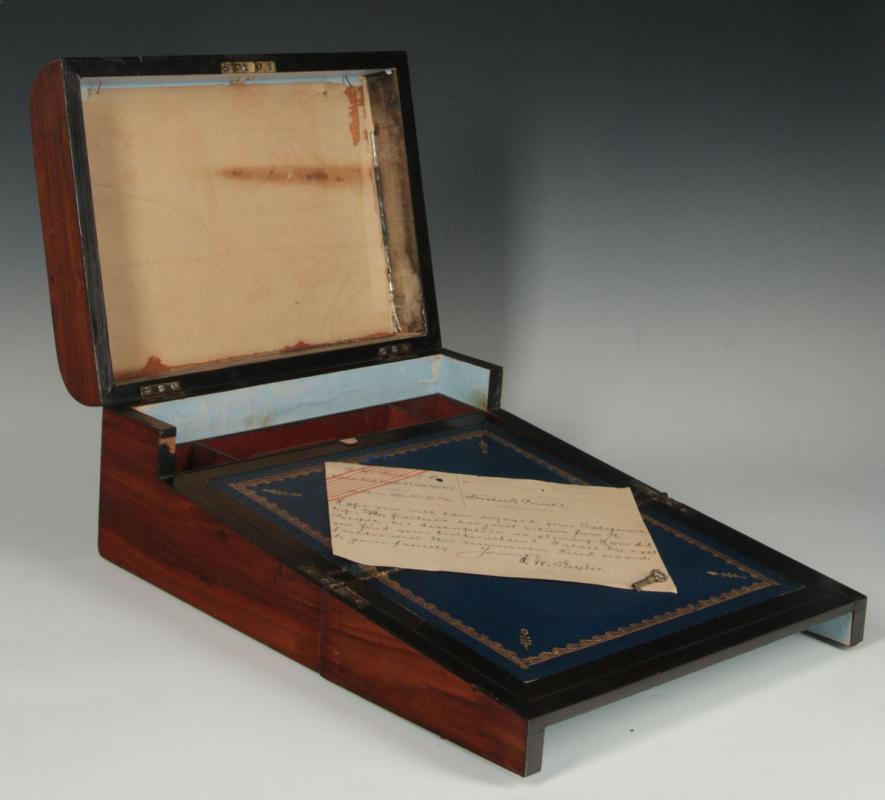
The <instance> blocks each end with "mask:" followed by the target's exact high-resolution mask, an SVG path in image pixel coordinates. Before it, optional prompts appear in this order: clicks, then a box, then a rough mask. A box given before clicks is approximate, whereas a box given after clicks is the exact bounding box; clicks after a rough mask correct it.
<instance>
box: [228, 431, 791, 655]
mask: <svg viewBox="0 0 885 800" xmlns="http://www.w3.org/2000/svg"><path fill="white" fill-rule="evenodd" d="M475 438H489V439H494V440H495V441H496V442H498V443H499V444H502V445H504V446H505V447H509V448H510V449H511V450H513V451H515V452H517V453H519V454H520V455H521V456H523V457H525V458H528V459H529V460H530V461H534V462H536V463H538V464H541V465H542V466H544V467H545V468H546V469H547V470H549V471H550V472H553V473H555V474H557V475H559V476H560V477H563V478H565V479H566V480H568V481H569V482H570V483H575V484H584V485H586V484H587V481H584V480H582V479H581V478H579V477H577V476H576V475H573V474H572V473H570V472H568V471H567V470H565V469H562V468H561V467H558V466H556V465H555V464H551V463H550V462H549V461H546V460H545V459H543V458H541V457H540V456H537V455H535V454H534V453H530V452H529V451H528V450H525V449H523V448H522V447H520V446H519V445H516V444H514V443H513V442H509V441H507V440H506V439H504V438H503V437H501V436H499V435H498V434H496V433H494V432H493V431H483V430H479V431H468V432H466V433H459V434H454V435H452V436H445V437H442V438H440V439H433V440H431V441H427V442H420V443H418V444H411V445H405V446H403V447H395V448H392V449H390V450H384V451H381V452H376V453H372V456H371V457H376V456H389V455H399V454H401V453H408V452H412V451H415V450H423V449H426V448H428V447H437V446H439V445H442V444H450V443H451V442H458V441H464V440H467V439H475ZM365 457H366V456H353V457H351V458H342V459H340V460H341V461H351V462H359V461H360V459H362V458H365ZM323 468H324V464H322V463H320V464H314V465H312V466H310V467H301V468H299V469H295V470H290V471H288V472H278V473H275V474H273V475H266V476H264V477H261V478H250V479H248V480H244V481H236V482H233V483H230V484H228V486H230V488H232V489H234V490H235V491H238V492H240V493H241V494H244V495H245V496H246V497H248V498H249V499H250V500H253V501H254V502H256V503H258V504H259V505H260V506H263V507H264V508H266V509H267V510H268V511H271V512H272V513H273V514H275V515H276V516H278V517H280V518H281V519H284V520H285V521H286V522H288V523H289V524H291V525H294V526H295V527H296V528H298V529H299V530H301V531H302V532H304V533H305V534H307V535H308V536H310V537H311V538H313V539H315V540H316V541H318V542H321V543H322V544H325V545H328V544H329V536H327V535H326V534H324V533H323V532H322V531H318V530H317V529H316V528H314V527H312V526H311V525H308V524H307V523H306V522H304V521H303V520H301V519H299V518H298V517H295V516H294V515H292V514H290V513H289V512H288V511H286V510H285V509H284V508H281V507H280V506H278V505H276V504H275V503H274V502H272V501H271V500H269V499H268V498H267V497H265V496H263V495H260V494H258V490H257V488H256V487H259V486H261V485H262V484H266V483H277V482H278V481H282V480H287V479H290V478H297V477H301V476H304V475H308V474H310V473H312V472H319V471H320V470H322V469H323ZM642 517H643V519H645V520H647V521H648V522H650V523H651V524H652V525H654V526H655V527H657V528H660V529H662V530H665V531H667V532H668V533H670V534H671V535H673V536H676V537H678V538H680V539H682V540H683V541H685V542H688V543H689V544H691V545H693V546H695V547H697V548H699V549H701V550H703V551H705V552H707V553H710V554H711V555H712V556H714V557H715V558H718V559H720V560H722V561H724V562H726V563H727V564H730V565H731V566H733V567H737V568H738V569H739V570H741V571H742V572H744V573H746V574H747V575H750V576H751V577H753V578H755V579H756V580H755V581H754V582H753V583H751V584H747V585H746V586H739V587H735V588H734V589H730V590H729V591H727V592H724V593H722V594H720V595H715V596H712V597H707V598H704V599H703V600H696V601H695V602H694V603H688V604H686V605H684V606H680V607H679V608H675V609H673V610H671V611H667V612H665V613H663V614H657V615H655V616H653V617H647V618H645V619H642V620H639V621H638V622H634V623H632V624H630V625H623V626H621V627H618V628H615V629H614V630H611V631H606V632H605V633H600V634H597V635H595V636H592V637H590V638H589V639H579V640H578V641H577V642H569V643H568V644H565V645H562V646H561V647H554V648H552V649H550V650H544V651H542V652H540V653H537V654H535V655H533V656H520V655H519V653H516V652H514V651H513V650H510V649H509V648H507V647H505V646H504V645H503V644H501V642H498V641H495V640H494V639H492V638H491V637H489V636H487V635H486V634H484V633H481V632H480V631H478V630H476V628H474V627H472V626H471V625H467V624H466V623H465V622H463V621H461V620H460V619H458V618H457V617H453V616H452V615H451V614H449V613H448V612H447V611H443V610H442V609H441V608H439V607H438V606H436V605H434V604H433V603H431V602H430V601H429V600H427V599H425V598H424V597H421V596H420V595H418V594H415V592H413V591H412V590H411V589H407V588H406V587H405V586H403V585H401V584H400V583H399V582H397V581H396V580H395V579H394V578H393V577H391V574H390V573H391V572H395V571H396V570H395V569H387V570H378V569H376V568H375V567H368V566H364V565H361V568H362V570H363V572H364V574H365V575H366V577H372V578H375V579H376V580H378V581H380V582H381V583H383V584H385V585H386V586H387V587H388V588H390V589H392V590H393V591H394V592H396V593H397V594H399V595H401V596H402V597H404V598H406V599H407V600H409V601H410V602H412V603H415V605H417V606H420V607H421V608H423V609H424V610H425V611H427V612H429V613H430V614H432V615H433V616H435V617H437V618H438V619H440V620H442V621H443V622H445V623H447V624H448V625H451V626H452V627H453V628H455V629H456V630H459V631H460V632H461V633H463V634H465V635H466V636H469V637H470V638H471V639H473V640H475V641H477V642H479V643H480V644H483V645H485V646H486V647H488V648H489V649H490V650H492V651H494V652H495V653H497V654H498V655H500V656H502V657H504V658H506V659H507V660H508V661H510V662H512V663H514V664H516V665H517V666H518V667H520V668H521V669H529V668H530V667H533V666H535V665H537V664H542V663H544V662H546V661H551V660H552V659H554V658H559V657H560V656H565V655H570V654H571V653H576V652H578V651H580V650H585V649H586V648H588V647H594V646H595V645H598V644H602V643H603V642H610V641H612V640H613V639H619V638H621V637H622V636H627V635H628V634H631V633H635V632H636V631H640V630H644V629H646V628H651V627H653V626H655V625H660V624H662V623H664V622H669V621H670V620H674V619H678V618H679V617H684V616H687V615H688V614H691V613H693V612H695V611H700V610H701V609H704V608H710V607H711V606H715V605H719V604H720V603H725V602H727V601H729V600H734V599H735V598H737V597H742V596H744V595H747V594H751V593H752V592H757V591H759V590H761V589H767V588H769V587H771V586H777V585H778V583H777V581H775V580H773V579H772V578H769V577H767V576H765V575H762V574H761V573H759V572H757V571H756V570H754V569H752V568H751V567H748V566H747V565H746V564H742V563H741V562H740V561H737V560H736V559H734V558H732V557H731V556H727V555H726V554H725V553H721V552H719V551H718V550H716V549H715V548H713V547H711V546H710V545H708V544H705V543H704V542H700V541H698V540H697V539H695V538H694V537H692V536H689V535H688V534H686V533H683V532H682V531H680V530H677V529H676V528H673V527H671V526H670V525H667V524H666V523H664V522H661V521H660V520H657V519H655V518H654V517H652V516H650V515H649V514H643V515H642Z"/></svg>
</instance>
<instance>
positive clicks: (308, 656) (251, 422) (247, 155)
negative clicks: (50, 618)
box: [31, 53, 865, 775]
mask: <svg viewBox="0 0 885 800" xmlns="http://www.w3.org/2000/svg"><path fill="white" fill-rule="evenodd" d="M31 111H32V130H33V139H34V154H35V164H36V175H37V186H38V194H39V198H40V210H41V218H42V222H43V233H44V244H45V251H46V264H47V271H48V275H49V292H50V299H51V302H52V317H53V326H54V330H55V343H56V350H57V353H58V362H59V367H60V370H61V374H62V377H63V379H64V382H65V386H66V387H67V389H68V391H69V392H70V393H71V395H72V396H73V397H74V398H76V399H77V400H78V401H80V402H82V403H85V404H88V405H92V406H101V407H102V409H103V410H102V414H103V425H102V455H101V486H100V502H99V535H98V546H99V551H100V552H101V554H102V555H103V556H104V557H105V558H107V559H109V560H110V561H112V562H114V563H115V564H117V565H119V566H120V567H122V568H124V569H127V570H129V571H130V572H132V573H134V574H136V575H138V576H140V577H142V578H144V579H146V580H149V581H151V582H152V583H154V584H156V585H157V586H159V587H161V588H163V589H164V590H166V591H168V592H171V593H172V594H174V595H175V596H177V597H180V598H181V599H183V600H184V601H186V602H188V603H190V604H191V605H193V606H195V607H196V608H199V609H202V610H203V611H205V612H207V613H208V614H211V615H212V616H214V617H216V618H217V619H220V620H223V621H224V622H226V623H227V624H230V625H232V626H234V627H235V628H237V629H238V630H240V631H243V632H244V633H247V634H248V635H250V636H252V637H254V638H255V639H257V640H259V641H260V642H263V643H265V644H267V645H269V646H271V647H274V648H275V649H277V650H279V651H280V652H281V653H284V654H285V655H287V656H289V657H290V658H292V659H293V660H295V661H298V662H299V663H301V664H303V665H305V666H307V667H309V668H311V669H314V670H316V671H318V672H319V673H320V674H321V675H323V677H325V678H327V679H329V680H330V681H333V682H335V683H337V684H339V685H341V686H343V687H345V688H347V689H350V690H352V691H354V692H356V693H358V694H360V695H362V696H363V697H365V698H368V699H370V700H372V701H373V702H376V703H378V704H380V705H382V706H384V707H385V708H388V709H390V710H391V711H393V712H395V713H397V714H399V715H401V716H402V717H405V718H406V719H408V720H411V721H412V722H415V723H417V724H419V725H422V726H424V727H425V728H427V729H429V730H431V731H433V732H435V733H437V734H439V735H441V736H444V737H446V738H448V739H451V740H452V741H454V742H457V743H458V744H460V745H462V746H464V747H466V748H468V749H470V750H471V751H473V752H474V753H477V754H478V755H480V756H482V757H484V758H486V759H488V760H490V761H492V762H494V763H496V764H498V765H501V766H503V767H505V768H507V769H509V770H511V771H513V772H515V773H517V774H519V775H528V774H530V773H533V772H536V771H537V770H539V769H540V767H541V754H542V748H543V737H544V730H545V728H546V726H547V725H549V724H551V723H554V722H556V721H557V720H560V719H563V718H565V717H568V716H571V715H574V714H578V713H582V712H584V711H588V710H590V709H592V708H594V707H596V706H599V705H601V704H603V703H607V702H610V701H612V700H616V699H618V698H619V697H623V696H625V695H628V694H631V693H633V692H637V691H640V690H642V689H644V688H647V687H649V686H653V685H655V684H657V683H660V682H662V681H665V680H668V679H669V678H672V677H676V676H678V675H683V674H685V673H687V672H690V671H692V670H694V669H699V668H701V667H703V666H705V665H707V664H711V663H714V662H716V661H718V660H721V659H723V658H727V657H729V656H732V655H735V654H738V653H740V652H742V651H744V650H747V649H749V648H751V647H755V646H758V645H761V644H764V643H766V642H769V641H771V640H773V639H776V638H778V637H782V636H786V635H788V634H791V633H793V632H797V631H810V632H812V633H814V634H816V635H817V636H819V637H821V638H825V639H828V640H830V641H833V642H836V643H839V644H841V645H853V644H856V643H857V642H859V641H860V639H861V637H862V634H863V620H864V611H865V598H864V597H863V595H861V594H859V593H857V592H855V591H853V590H851V589H849V588H847V587H845V586H843V585H841V584H839V583H838V582H836V581H834V580H832V579H830V578H828V577H826V576H824V575H821V574H820V573H818V572H815V571H814V570H812V569H810V568H808V567H805V566H803V565H801V564H799V563H797V562H795V561H793V560H791V559H790V558H788V557H786V556H784V555H781V554H779V553H776V552H775V551H773V550H771V549H770V548H768V547H766V546H765V545H764V544H761V543H759V542H755V541H753V540H751V539H749V538H748V537H746V536H744V535H742V534H740V533H738V532H737V531H734V530H731V529H730V528H728V527H726V526H725V525H722V524H721V523H718V522H716V521H714V520H712V519H710V518H708V517H706V516H705V515H703V514H702V513H700V512H698V511H695V510H694V509H692V508H690V507H689V506H687V505H686V504H684V503H682V502H680V501H678V500H675V499H673V498H671V497H668V496H667V494H666V493H664V492H661V491H659V490H657V489H654V488H652V487H651V486H648V485H647V484H645V483H643V482H642V481H640V480H637V479H635V478H632V477H631V476H629V475H626V474H625V473H623V472H620V471H619V470H617V469H616V468H614V467H611V466H608V465H607V464H604V463H602V462H601V461H599V460H597V459H595V458H593V457H592V456H590V455H588V454H586V453H583V452H581V451H579V450H578V449H576V448H574V447H572V446H571V445H569V444H568V443H567V442H564V441H561V440H559V439H556V438H555V437H553V436H551V435H549V434H547V433H545V432H544V431H542V430H539V429H538V428H536V427H534V426H533V425H531V424H530V423H528V422H526V421H524V420H521V419H518V418H517V417H515V416H513V415H511V414H509V413H508V412H506V411H505V410H504V409H503V408H502V407H501V375H502V370H501V368H500V367H497V366H495V365H493V364H488V363H485V362H483V361H480V360H477V359H474V358H471V357H469V356H464V355H460V354H457V353H453V352H451V351H449V350H447V349H445V348H444V347H443V344H442V338H441V334H440V330H439V315H438V311H437V306H436V297H435V294H434V288H433V271H432V268H431V261H430V245H429V237H428V231H427V223H426V219H425V213H424V200H423V195H422V190H421V174H420V169H419V165H418V152H417V137H416V133H415V125H414V116H413V111H412V87H411V83H410V80H409V71H408V64H407V61H406V57H405V55H404V54H403V53H337V54H336V53H332V54H307V55H305V54H270V55H264V54H262V55H245V56H244V55H240V56H230V55H228V56H178V57H171V58H114V59H101V58H72V59H60V60H57V61H54V62H52V63H50V64H48V65H46V67H44V68H43V70H41V72H40V73H39V74H38V76H37V78H36V80H35V82H34V86H33V90H32V103H31ZM490 299H492V298H490ZM579 366H580V365H575V367H576V368H579ZM328 460H335V461H353V462H356V463H359V464H371V465H380V466H390V467H409V468H422V469H431V470H439V471H445V472H456V473H467V474H471V475H479V476H489V477H505V478H530V479H535V480H542V481H551V482H556V483H570V484H590V485H597V486H612V487H621V488H625V487H626V488H629V489H630V490H631V491H632V493H633V496H634V498H635V500H636V502H637V504H638V507H639V510H640V512H641V514H642V515H643V517H644V521H645V524H646V526H647V528H648V530H649V532H650V534H651V536H652V538H653V539H654V543H655V544H656V546H657V549H658V551H659V553H660V556H661V558H662V559H663V562H664V564H665V565H666V568H667V571H668V572H669V574H670V576H671V577H672V578H673V580H674V581H675V584H676V586H677V588H678V591H677V593H675V594H671V593H660V592H650V591H632V590H628V589H615V588H606V587H603V586H594V585H589V584H581V583H569V582H562V581H551V580H530V579H525V578H502V577H486V576H481V575H470V574H462V573H455V572H431V571H421V570H415V569H396V568H391V567H369V566H364V565H361V564H357V563H354V562H351V561H348V560H346V559H342V558H338V557H336V556H334V555H333V554H332V552H331V550H330V538H329V536H330V534H329V521H328V513H327V497H326V489H325V480H324V466H323V465H324V463H325V462H326V461H328ZM298 757H299V756H298V754H294V755H293V758H296V759H297V758H298Z"/></svg>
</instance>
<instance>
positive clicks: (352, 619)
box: [320, 594, 540, 775]
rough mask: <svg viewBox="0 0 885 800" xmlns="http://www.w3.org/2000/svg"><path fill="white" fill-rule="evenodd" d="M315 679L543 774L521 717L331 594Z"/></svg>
mask: <svg viewBox="0 0 885 800" xmlns="http://www.w3.org/2000/svg"><path fill="white" fill-rule="evenodd" d="M320 674H321V675H322V676H323V677H324V678H328V679H329V680H330V681H333V682H335V683H337V684H339V685H340V686H344V687H345V688H347V689H350V690H351V691H352V692H356V693H357V694H359V695H361V696H362V697H366V698H368V699H369V700H372V701H373V702H375V703H377V704H378V705H380V706H384V707H385V708H387V709H390V710H391V711H393V712H394V713H396V714H399V715H400V716H401V717H405V718H406V719H409V720H412V721H413V722H417V723H418V724H419V725H422V726H423V727H425V728H427V729H428V730H431V731H433V732H434V733H438V734H439V735H440V736H442V737H444V738H446V739H450V740H451V741H453V742H456V743H457V744H460V745H462V746H463V747H466V748H467V749H468V750H472V751H473V752H474V753H477V754H478V755H481V756H482V757H483V758H487V759H488V760H489V761H493V762H494V763H496V764H499V765H500V766H502V767H505V768H506V769H509V770H511V771H512V772H516V773H517V774H519V775H526V774H528V771H527V768H528V767H534V769H535V770H537V769H540V757H539V755H540V754H538V757H537V758H531V759H529V758H528V753H527V744H528V741H527V740H528V730H527V722H526V720H525V719H524V718H523V717H521V716H520V715H519V714H517V713H516V712H514V711H511V710H510V709H508V708H505V707H504V706H503V705H501V704H499V703H497V702H495V701H494V700H493V699H492V698H491V697H489V696H488V695H487V694H485V693H484V692H482V691H480V690H479V689H477V688H476V687H475V686H471V685H470V684H469V683H467V682H466V681H463V680H461V679H460V678H458V677H456V676H455V675H453V674H452V673H451V672H449V671H448V670H446V669H445V668H443V667H441V666H440V665H439V664H437V663H435V662H434V661H431V660H430V659H429V658H427V657H426V656H424V655H422V654H421V653H419V652H418V651H417V650H415V649H413V648H412V647H410V646H409V645H407V644H405V643H404V642H402V641H400V640H399V639H397V638H396V637H395V636H393V635H392V634H390V633H388V632H387V631H385V630H384V629H383V628H381V627H380V626H378V625H376V624H375V623H374V622H371V621H370V620H368V619H366V617H364V616H363V615H362V614H360V613H359V612H358V611H355V610H354V609H352V608H351V607H350V606H348V605H346V604H344V603H343V602H341V601H340V600H338V599H337V598H335V597H333V596H331V595H329V594H324V595H323V638H322V647H321V654H320ZM533 743H534V744H536V745H539V744H540V742H538V741H537V740H533ZM533 755H534V754H533Z"/></svg>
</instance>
